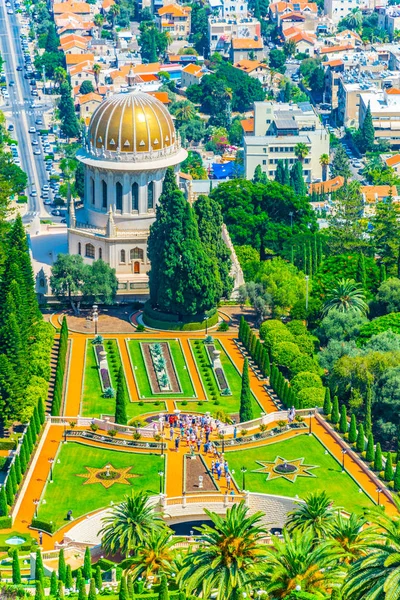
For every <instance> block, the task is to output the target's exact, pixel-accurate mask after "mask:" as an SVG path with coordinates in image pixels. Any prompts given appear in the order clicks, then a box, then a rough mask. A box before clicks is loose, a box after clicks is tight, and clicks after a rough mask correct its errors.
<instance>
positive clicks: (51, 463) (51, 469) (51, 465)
mask: <svg viewBox="0 0 400 600" xmlns="http://www.w3.org/2000/svg"><path fill="white" fill-rule="evenodd" d="M49 463H50V483H53V464H54V458H49Z"/></svg>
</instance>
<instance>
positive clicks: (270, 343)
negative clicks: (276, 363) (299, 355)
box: [264, 328, 296, 352]
mask: <svg viewBox="0 0 400 600" xmlns="http://www.w3.org/2000/svg"><path fill="white" fill-rule="evenodd" d="M281 342H292V343H296V338H295V337H294V335H293V334H291V333H290V331H289V330H288V329H285V328H284V329H282V330H281V329H276V330H275V331H274V330H272V331H269V332H268V333H267V334H266V336H265V342H264V348H266V349H267V350H268V351H269V352H271V351H272V350H273V348H274V347H275V346H276V345H277V344H280V343H281Z"/></svg>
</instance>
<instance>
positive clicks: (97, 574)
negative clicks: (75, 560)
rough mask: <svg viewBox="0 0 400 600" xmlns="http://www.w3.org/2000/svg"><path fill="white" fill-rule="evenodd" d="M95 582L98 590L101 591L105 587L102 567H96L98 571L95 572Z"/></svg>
mask: <svg viewBox="0 0 400 600" xmlns="http://www.w3.org/2000/svg"><path fill="white" fill-rule="evenodd" d="M94 580H95V582H96V588H97V589H98V590H99V591H100V590H101V589H102V587H103V579H102V577H101V568H100V565H96V569H95V571H94Z"/></svg>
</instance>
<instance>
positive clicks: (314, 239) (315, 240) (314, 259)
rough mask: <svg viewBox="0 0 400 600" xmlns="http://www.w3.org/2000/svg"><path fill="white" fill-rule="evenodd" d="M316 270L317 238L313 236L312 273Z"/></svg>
mask: <svg viewBox="0 0 400 600" xmlns="http://www.w3.org/2000/svg"><path fill="white" fill-rule="evenodd" d="M317 269H318V250H317V236H316V235H315V234H314V237H313V273H316V272H317Z"/></svg>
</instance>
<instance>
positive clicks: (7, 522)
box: [0, 517, 12, 552]
mask: <svg viewBox="0 0 400 600" xmlns="http://www.w3.org/2000/svg"><path fill="white" fill-rule="evenodd" d="M11 526H12V519H11V517H0V529H10V527H11ZM7 548H8V546H7ZM4 552H7V550H4Z"/></svg>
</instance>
